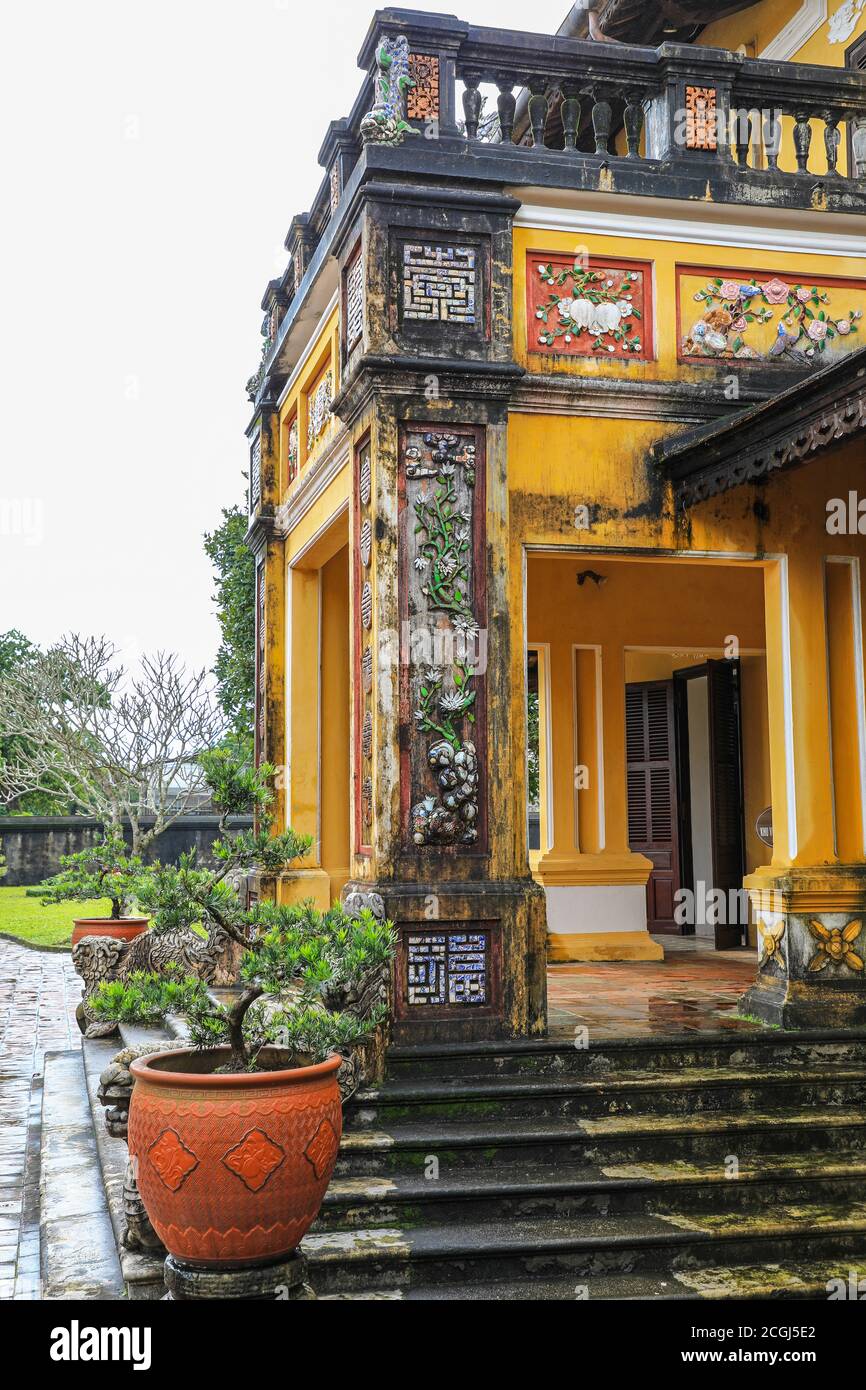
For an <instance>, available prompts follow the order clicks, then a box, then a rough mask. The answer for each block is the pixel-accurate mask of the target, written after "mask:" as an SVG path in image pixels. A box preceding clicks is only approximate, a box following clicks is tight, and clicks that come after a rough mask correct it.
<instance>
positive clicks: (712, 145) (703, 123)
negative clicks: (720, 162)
mask: <svg viewBox="0 0 866 1390" xmlns="http://www.w3.org/2000/svg"><path fill="white" fill-rule="evenodd" d="M718 148H719V135H718V122H717V117H716V89H715V87H686V149H689V150H717V149H718Z"/></svg>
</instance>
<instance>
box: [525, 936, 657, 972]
mask: <svg viewBox="0 0 866 1390" xmlns="http://www.w3.org/2000/svg"><path fill="white" fill-rule="evenodd" d="M547 958H548V960H549V961H550V963H551V965H564V964H565V963H566V962H567V961H593V960H598V961H616V960H624V961H628V960H664V958H665V952H664V947H663V946H661V945H660V944H659V942H658V941H653V939H652V937H651V936H650V934H649V932H647V931H610V932H604V931H600V932H575V933H569V934H565V933H561V932H556V933H554V932H551V933H550V935H549V936H548V938H547Z"/></svg>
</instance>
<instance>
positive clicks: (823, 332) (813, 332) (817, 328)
mask: <svg viewBox="0 0 866 1390" xmlns="http://www.w3.org/2000/svg"><path fill="white" fill-rule="evenodd" d="M806 332H807V333H808V335H809V337H810V338H811V339H812V342H813V343H823V341H824V339H825V338H826V336H827V324H826V323H825V321H824V320H823V319H813V320H812V322H811V323H810V324H809V327H808V328H807V329H806Z"/></svg>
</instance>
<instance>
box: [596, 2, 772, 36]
mask: <svg viewBox="0 0 866 1390" xmlns="http://www.w3.org/2000/svg"><path fill="white" fill-rule="evenodd" d="M757 3H758V0H715V3H713V0H655V3H647V0H606V3H602V4H601V5H600V6H599V9H598V19H599V27H600V28H601V31H602V33H603V34H605V35H607V36H608V37H609V38H612V39H619V40H620V42H623V43H642V44H657V43H663V42H664V40H665V39H674V40H676V41H677V42H680V43H682V42H688V41H689V40H690V39H692V38H696V37H697V35H698V34H699V33H700V31H701V30H702V29H703V28H704V27H705V25H707V24H712V23H714V22H715V21H716V20H717V19H723V18H724V17H725V15H729V14H737V13H738V11H740V10H750V9H753V8H754V6H755V5H756V4H757Z"/></svg>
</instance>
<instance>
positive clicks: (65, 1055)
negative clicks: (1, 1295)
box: [39, 1048, 124, 1299]
mask: <svg viewBox="0 0 866 1390" xmlns="http://www.w3.org/2000/svg"><path fill="white" fill-rule="evenodd" d="M39 1212H40V1239H39V1243H40V1249H41V1257H42V1288H43V1294H42V1296H43V1298H45V1299H116V1298H122V1297H123V1294H124V1286H123V1279H122V1276H121V1271H120V1265H119V1263H118V1259H117V1251H116V1249H115V1244H114V1234H113V1231H112V1228H111V1220H110V1218H109V1214H108V1205H107V1202H106V1196H105V1191H104V1189H103V1186H102V1175H101V1171H100V1167H99V1159H98V1156H97V1151H96V1138H95V1135H94V1131H93V1124H92V1119H91V1114H90V1106H89V1103H88V1098H87V1087H86V1084H85V1079H84V1066H83V1063H82V1057H81V1051H80V1049H79V1048H75V1049H73V1050H69V1051H64V1052H46V1054H45V1080H44V1087H43V1094H42V1132H41V1150H40V1184H39Z"/></svg>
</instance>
